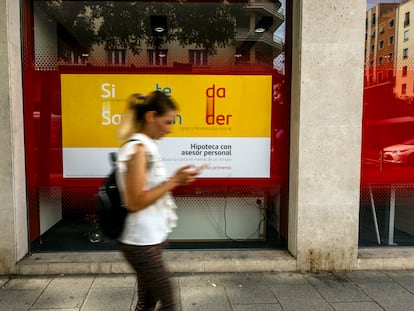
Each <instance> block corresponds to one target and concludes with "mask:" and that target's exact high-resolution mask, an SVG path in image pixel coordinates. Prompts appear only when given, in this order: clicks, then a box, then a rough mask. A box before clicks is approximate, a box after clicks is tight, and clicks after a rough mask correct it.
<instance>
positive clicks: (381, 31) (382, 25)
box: [379, 24, 385, 34]
mask: <svg viewBox="0 0 414 311" xmlns="http://www.w3.org/2000/svg"><path fill="white" fill-rule="evenodd" d="M384 28H385V26H384V24H381V25H380V26H379V29H380V30H379V32H380V33H381V34H382V33H384Z"/></svg>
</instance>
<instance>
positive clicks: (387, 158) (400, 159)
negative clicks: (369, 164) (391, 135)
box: [383, 138, 414, 165]
mask: <svg viewBox="0 0 414 311" xmlns="http://www.w3.org/2000/svg"><path fill="white" fill-rule="evenodd" d="M383 160H384V162H388V163H396V164H406V165H414V138H411V139H409V140H407V141H405V142H403V143H401V144H397V145H392V146H388V147H385V148H384V149H383Z"/></svg>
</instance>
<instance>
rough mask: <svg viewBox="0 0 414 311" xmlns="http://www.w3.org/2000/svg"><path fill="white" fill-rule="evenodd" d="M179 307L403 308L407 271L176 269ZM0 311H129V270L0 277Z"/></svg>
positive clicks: (411, 280)
mask: <svg viewBox="0 0 414 311" xmlns="http://www.w3.org/2000/svg"><path fill="white" fill-rule="evenodd" d="M172 279H173V282H174V284H175V289H176V294H177V299H178V302H179V303H178V310H181V311H188V310H198V311H260V310H263V311H267V310H277V311H278V310H284V311H288V310H292V311H301V310H304V311H305V310H306V311H309V310H317V311H324V310H338V311H358V310H361V311H377V310H388V311H398V310H401V311H402V310H403V311H409V310H414V270H408V271H353V272H344V273H296V272H294V273H292V272H257V273H195V274H190V273H177V274H174V275H173V277H172ZM0 287H1V289H0V310H2V311H3V310H16V311H23V310H38V311H39V310H48V311H51V310H66V311H69V310H71V311H74V310H85V311H86V310H99V311H103V310H114V311H115V310H117V311H118V310H121V311H122V310H133V308H132V306H135V303H136V280H135V276H134V275H132V274H107V275H102V274H100V275H54V276H45V275H43V276H18V277H5V276H3V277H0Z"/></svg>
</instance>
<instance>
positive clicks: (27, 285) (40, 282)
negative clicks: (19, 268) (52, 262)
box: [3, 276, 52, 291]
mask: <svg viewBox="0 0 414 311" xmlns="http://www.w3.org/2000/svg"><path fill="white" fill-rule="evenodd" d="M51 280H52V278H51V277H43V276H38V277H19V278H12V279H10V281H9V282H7V284H5V285H4V287H3V288H4V289H15V290H25V289H26V290H39V291H42V290H43V289H44V288H45V287H46V286H47V285H48V284H49V283H50V282H51Z"/></svg>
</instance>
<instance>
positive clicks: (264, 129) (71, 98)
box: [61, 74, 272, 177]
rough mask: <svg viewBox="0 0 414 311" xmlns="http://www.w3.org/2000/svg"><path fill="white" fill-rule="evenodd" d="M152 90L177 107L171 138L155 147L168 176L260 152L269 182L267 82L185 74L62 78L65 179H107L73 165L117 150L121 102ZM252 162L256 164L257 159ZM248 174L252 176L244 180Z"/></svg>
mask: <svg viewBox="0 0 414 311" xmlns="http://www.w3.org/2000/svg"><path fill="white" fill-rule="evenodd" d="M154 90H159V91H162V92H164V93H165V94H166V95H168V96H171V97H172V98H173V99H174V100H175V101H176V102H177V104H178V107H179V111H178V113H177V116H176V119H175V123H174V126H173V132H172V133H171V134H170V135H168V137H166V138H164V139H162V142H161V143H160V145H161V148H167V149H168V150H167V152H165V153H162V154H167V155H168V156H167V158H166V159H165V160H166V161H167V162H169V163H167V165H168V164H171V167H172V168H173V167H174V166H175V164H174V163H176V164H177V165H178V164H182V162H183V161H185V160H188V161H193V162H199V163H201V162H202V163H206V162H216V163H219V162H222V163H225V164H226V165H225V166H226V167H228V165H229V162H232V163H238V162H241V165H242V163H243V159H247V158H246V157H247V156H248V154H249V153H252V152H253V151H254V150H257V149H256V148H261V152H264V154H265V156H264V158H263V159H262V160H265V161H267V163H266V164H265V165H264V167H263V168H262V169H261V170H260V171H262V173H258V174H259V175H260V176H259V177H268V171H269V166H270V164H269V163H268V162H269V160H268V159H269V156H268V154H270V132H271V101H272V76H271V75H185V74H181V75H180V74H162V75H161V74H62V75H61V102H62V144H63V156H64V163H63V165H64V175H65V176H66V177H96V176H101V175H102V176H104V175H105V174H106V173H107V167H106V166H105V167H102V166H101V167H100V168H96V170H95V171H94V172H91V173H87V171H88V169H89V166H88V164H79V161H77V160H76V159H77V157H79V158H80V157H83V158H82V160H81V161H80V162H82V163H84V162H85V161H87V160H85V155H89V157H92V155H93V157H94V158H95V160H91V162H94V163H96V158H97V157H100V154H101V153H103V152H107V151H108V150H110V149H111V148H117V147H118V146H119V145H120V143H121V142H119V141H117V139H116V126H117V125H118V124H119V123H120V120H121V118H122V113H123V112H124V110H125V106H126V99H127V98H128V96H129V95H130V94H132V93H141V94H147V93H150V92H152V91H154ZM177 143H179V145H178V146H179V147H178V149H177ZM207 145H208V146H210V145H215V146H216V148H218V149H222V150H227V154H228V155H229V156H228V157H227V158H226V159H224V158H222V157H221V158H212V157H211V156H212V155H216V154H217V152H216V153H211V152H210V153H209V152H207V153H205V152H204V151H205V150H204V147H205V146H207ZM236 150H238V151H236ZM94 152H95V153H96V154H94ZM223 152H224V151H223ZM189 155H193V156H197V157H196V158H195V157H192V158H191V157H188V156H189ZM251 156H252V159H255V158H257V154H252V155H251ZM86 158H87V157H86ZM103 158H104V159H105V160H106V159H107V158H106V156H103ZM78 160H79V159H78ZM259 160H260V159H259ZM77 163H78V164H77ZM91 165H93V163H91ZM237 170H239V169H236V168H234V170H233V168H232V169H231V173H229V172H225V173H224V175H223V176H221V175H220V174H221V173H223V172H221V173H220V174H219V175H217V174H216V172H215V173H214V174H213V173H212V175H211V176H210V177H225V176H233V177H234V176H237V177H246V176H245V175H246V174H245V173H243V172H242V171H241V172H239V173H236V174H235V172H237ZM81 171H83V173H82V172H81ZM212 171H213V170H212ZM85 172H86V173H85ZM251 174H253V175H255V174H256V173H247V175H249V176H250V175H251ZM247 177H248V176H247ZM255 177H257V176H255Z"/></svg>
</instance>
